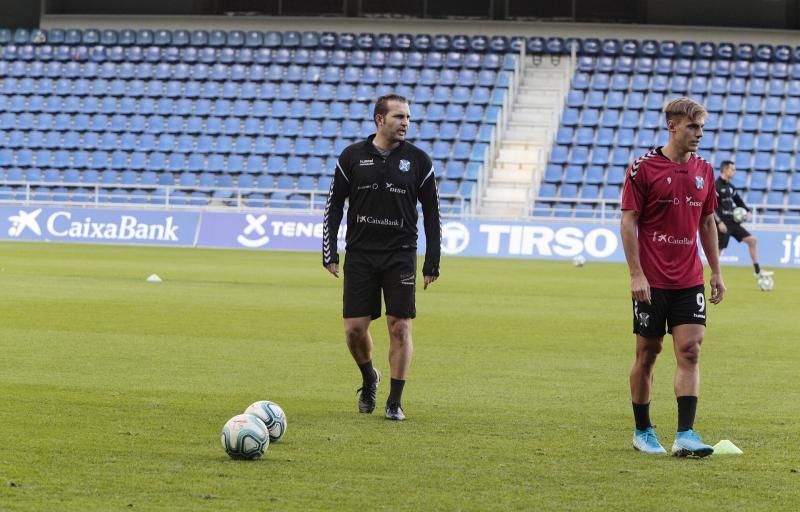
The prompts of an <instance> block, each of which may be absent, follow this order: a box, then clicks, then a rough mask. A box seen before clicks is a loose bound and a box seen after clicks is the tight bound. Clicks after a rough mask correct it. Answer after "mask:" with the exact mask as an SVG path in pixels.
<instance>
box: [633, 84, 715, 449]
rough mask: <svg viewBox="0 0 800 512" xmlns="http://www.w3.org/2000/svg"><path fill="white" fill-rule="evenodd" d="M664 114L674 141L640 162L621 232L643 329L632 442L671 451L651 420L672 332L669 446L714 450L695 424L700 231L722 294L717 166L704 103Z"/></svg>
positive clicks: (637, 326)
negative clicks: (708, 156) (657, 373)
mask: <svg viewBox="0 0 800 512" xmlns="http://www.w3.org/2000/svg"><path fill="white" fill-rule="evenodd" d="M664 114H665V116H666V121H667V129H668V130H669V142H668V143H667V145H666V146H663V147H659V148H656V149H653V150H651V151H650V152H648V153H647V154H645V155H642V156H641V157H639V158H638V159H637V160H636V161H635V162H633V164H632V165H631V166H630V167H629V168H628V170H627V172H626V176H625V184H624V185H623V188H622V223H621V228H620V232H621V236H622V245H623V247H624V249H625V258H626V259H627V261H628V267H629V269H630V274H631V296H632V298H633V332H634V333H635V334H636V360H635V362H634V364H633V368H632V369H631V375H630V385H631V400H632V402H633V414H634V419H635V422H636V430H635V431H634V435H633V446H634V448H636V449H637V450H640V451H643V452H646V453H665V452H666V450H664V448H663V447H662V446H661V444H660V443H659V441H658V438H657V437H656V433H655V430H654V429H653V426H652V424H651V423H650V411H649V405H650V390H651V387H652V382H653V369H654V366H655V362H656V358H657V356H658V354H659V353H660V352H661V348H662V345H663V341H664V335H665V334H666V333H667V332H669V333H670V334H672V340H673V345H674V350H675V357H676V359H677V368H676V370H675V383H674V387H675V395H676V397H677V400H678V432H677V434H676V436H675V442H674V444H673V445H672V454H673V455H677V456H687V455H692V456H697V457H705V456H706V455H710V454H711V453H713V451H714V449H713V448H712V447H711V446H709V445H707V444H705V443H703V442H702V441H701V440H700V437H699V436H698V435H697V433H695V432H694V430H693V429H692V427H693V426H694V419H695V411H696V410H697V396H698V393H699V391H700V368H699V365H698V363H699V359H700V345H701V344H702V342H703V335H704V334H705V323H706V300H705V287H704V286H703V281H704V280H703V265H702V263H701V261H700V255H699V253H698V249H697V238H698V234H699V238H700V243H701V245H702V247H703V251H704V252H705V255H706V258H707V260H708V264H709V266H710V267H711V281H710V287H711V297H710V299H709V300H710V302H711V303H712V304H718V303H719V302H720V301H721V300H722V297H723V295H724V293H725V285H724V284H723V282H722V275H721V273H720V265H719V251H718V248H717V243H718V242H717V227H716V221H715V218H714V210H715V209H716V207H717V201H716V191H715V188H714V169H713V167H712V166H711V164H709V163H708V162H706V161H705V160H703V159H702V158H700V157H699V156H697V155H696V154H695V151H696V150H697V146H698V145H699V143H700V139H701V138H702V137H703V126H704V124H705V118H706V114H707V113H706V109H705V107H703V106H702V105H700V104H699V103H697V102H696V101H694V100H691V99H689V98H678V99H674V100H672V101H670V102H668V103H667V104H666V106H665V107H664ZM665 326H666V329H665Z"/></svg>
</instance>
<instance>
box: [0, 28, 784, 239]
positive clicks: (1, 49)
mask: <svg viewBox="0 0 800 512" xmlns="http://www.w3.org/2000/svg"><path fill="white" fill-rule="evenodd" d="M520 46H522V47H524V49H525V50H526V52H527V53H528V54H529V55H530V56H532V57H533V59H541V58H542V57H546V56H550V57H565V58H568V57H569V55H570V52H571V51H573V50H574V51H575V57H576V60H575V62H574V72H573V74H572V75H571V82H570V88H569V91H568V92H567V94H566V98H565V104H564V105H563V111H562V112H561V115H560V123H559V126H558V129H557V131H556V132H555V133H554V135H553V139H554V140H553V142H552V147H551V148H549V151H548V154H549V157H548V158H547V159H546V165H544V169H543V172H541V173H540V175H538V178H537V179H539V180H541V182H540V183H535V184H534V187H535V189H536V190H538V192H537V194H536V197H535V198H534V201H532V202H531V211H530V214H531V215H546V216H556V217H567V218H597V217H606V216H608V215H609V212H610V211H611V210H613V209H615V208H616V204H617V201H618V198H619V192H620V186H621V184H622V180H623V177H624V170H625V167H626V166H627V165H628V164H629V163H630V162H631V160H632V159H633V158H635V157H636V156H637V155H639V154H641V153H643V152H645V151H646V150H647V149H649V148H651V147H653V146H655V145H660V144H664V143H665V142H666V140H667V134H666V132H665V130H664V129H663V127H662V124H663V119H662V117H661V114H660V110H661V108H662V107H663V104H664V102H665V100H666V99H667V98H670V97H674V96H678V95H688V96H690V97H693V98H695V99H697V100H698V101H700V102H702V103H704V104H705V105H706V106H707V108H708V110H709V112H710V115H709V118H708V119H707V123H706V134H705V137H704V139H703V143H702V145H701V154H702V155H703V156H705V157H706V158H707V159H708V160H709V161H711V162H712V163H713V164H714V165H715V167H718V166H719V164H720V162H721V161H723V160H727V159H730V160H734V161H735V162H736V165H737V168H738V169H739V172H738V173H737V175H736V178H735V184H736V185H737V186H738V187H739V188H740V189H741V190H742V194H743V196H744V197H745V198H746V199H747V201H748V202H749V203H752V204H753V205H755V206H757V207H758V208H759V212H760V213H761V214H764V215H762V216H761V218H762V219H763V220H765V221H773V222H786V223H800V211H798V210H797V209H794V208H795V207H797V206H798V204H797V201H796V200H797V197H798V195H800V179H796V178H794V176H793V170H794V168H795V163H796V144H795V138H796V135H797V129H798V116H800V60H798V59H800V56H798V55H796V53H797V52H795V51H794V49H793V48H791V47H789V46H784V45H767V44H760V45H753V44H738V45H736V44H732V43H724V42H723V43H711V42H688V41H682V42H677V41H669V40H666V41H655V40H635V39H625V40H617V39H604V40H600V39H596V38H585V39H576V38H567V39H564V38H558V37H549V38H543V37H536V36H534V37H530V38H520V37H505V36H481V35H477V36H466V35H459V36H448V35H444V34H439V35H434V36H431V35H426V34H418V35H410V34H402V33H399V34H390V33H382V34H371V33H359V34H356V33H349V32H341V33H335V32H296V31H287V32H277V31H269V32H257V31H237V30H234V31H222V30H212V31H204V30H192V31H188V30H146V29H140V30H131V29H128V30H109V29H85V30H78V29H66V30H65V29H58V28H55V29H49V30H46V31H44V30H38V31H27V30H21V29H20V30H15V31H12V30H7V29H3V30H0V183H2V185H1V186H0V201H2V200H6V201H9V200H11V201H19V200H40V201H47V200H49V201H82V200H86V199H87V198H89V200H95V201H96V200H98V199H108V200H109V201H111V202H114V203H116V202H131V203H135V204H152V205H163V204H167V203H168V204H171V205H189V206H202V205H207V204H221V205H222V204H237V205H245V206H253V207H265V206H266V207H278V206H280V207H292V208H294V207H297V208H303V207H305V208H309V207H312V208H320V207H322V205H324V195H325V193H326V192H327V188H328V186H329V184H330V174H331V172H332V170H333V168H334V166H335V159H336V156H337V155H338V153H339V152H340V151H341V150H342V149H343V148H344V147H346V146H347V145H348V144H350V143H352V142H354V141H356V140H358V139H360V138H362V137H364V136H365V135H367V134H369V133H372V132H373V128H374V127H373V125H372V121H371V111H370V108H371V101H372V100H374V98H375V97H377V96H378V95H381V94H385V93H387V92H390V91H396V92H398V93H400V94H403V95H406V96H408V97H409V98H410V99H411V100H412V116H413V117H414V118H416V119H418V120H419V122H417V123H414V124H413V125H412V129H411V131H410V133H409V139H411V140H413V141H414V142H415V143H416V144H418V145H419V146H420V147H422V148H423V149H425V150H426V151H428V152H429V154H431V155H432V157H433V159H434V163H435V167H436V169H437V173H438V176H439V179H440V190H441V193H442V204H443V211H444V212H445V213H447V214H453V215H459V214H463V213H465V212H469V211H470V205H471V203H472V202H474V201H475V200H476V189H477V188H478V184H479V183H480V180H481V177H482V175H483V174H484V173H485V172H486V170H485V169H484V165H485V162H486V154H487V148H489V147H490V143H491V141H492V138H493V137H494V136H496V135H497V133H496V132H497V131H498V130H497V127H498V123H499V122H500V114H501V109H502V108H503V106H504V95H505V94H506V93H507V91H508V88H509V84H510V83H511V82H512V76H513V73H514V69H515V60H516V59H518V55H519V51H518V50H519V48H520ZM534 62H535V60H534ZM501 128H502V127H501ZM98 185H101V186H102V193H101V190H100V188H98Z"/></svg>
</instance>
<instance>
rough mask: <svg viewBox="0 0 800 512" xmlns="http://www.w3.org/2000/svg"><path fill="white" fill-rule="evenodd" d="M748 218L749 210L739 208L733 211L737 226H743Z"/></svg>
mask: <svg viewBox="0 0 800 512" xmlns="http://www.w3.org/2000/svg"><path fill="white" fill-rule="evenodd" d="M746 218H747V209H745V208H742V207H741V206H737V207H736V208H734V209H733V220H734V221H735V222H736V223H737V224H741V223H742V222H744V220H745V219H746Z"/></svg>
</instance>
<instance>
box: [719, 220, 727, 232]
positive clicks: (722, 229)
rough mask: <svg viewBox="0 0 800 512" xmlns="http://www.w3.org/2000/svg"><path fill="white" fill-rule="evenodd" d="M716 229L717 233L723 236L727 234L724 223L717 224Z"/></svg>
mask: <svg viewBox="0 0 800 512" xmlns="http://www.w3.org/2000/svg"><path fill="white" fill-rule="evenodd" d="M717 229H719V232H720V233H722V234H723V235H724V234H725V233H727V232H728V226H726V225H725V223H724V222H720V223H719V224H717Z"/></svg>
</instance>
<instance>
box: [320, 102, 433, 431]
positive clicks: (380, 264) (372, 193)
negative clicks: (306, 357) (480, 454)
mask: <svg viewBox="0 0 800 512" xmlns="http://www.w3.org/2000/svg"><path fill="white" fill-rule="evenodd" d="M373 120H374V121H375V126H376V128H377V132H376V134H375V135H371V136H370V137H368V138H367V139H366V140H364V141H362V142H358V143H356V144H352V145H350V146H348V147H347V148H345V150H344V151H342V154H341V155H340V156H339V160H338V161H337V163H336V170H335V174H334V179H333V183H332V184H331V190H330V194H329V196H328V203H327V206H326V207H325V224H324V229H323V235H322V238H323V240H322V264H323V265H324V266H325V268H326V269H327V270H328V271H329V272H330V273H331V274H333V275H334V276H336V277H339V254H338V252H337V246H336V234H337V232H338V231H339V224H340V223H341V220H342V216H343V209H344V202H345V199H347V200H348V201H349V208H348V210H347V236H346V242H347V255H346V256H345V261H344V313H343V316H344V331H345V336H346V338H347V346H348V348H349V349H350V354H351V355H352V356H353V359H354V360H355V362H356V364H358V367H359V369H360V370H361V377H362V384H361V389H359V391H360V396H359V400H358V410H359V412H362V413H372V411H373V410H374V409H375V400H376V391H377V387H378V383H379V382H380V377H381V374H380V372H379V371H378V369H377V368H373V366H372V337H371V336H370V333H369V325H370V322H371V321H372V320H375V319H376V318H379V317H380V316H381V291H383V297H384V301H385V302H386V322H387V326H388V328H389V366H390V368H391V374H392V380H391V388H390V390H389V398H388V399H387V401H386V418H387V419H390V420H404V419H405V413H404V412H403V408H402V405H401V398H402V394H403V388H404V386H405V382H406V375H407V374H408V371H409V368H410V367H411V356H412V352H413V345H412V340H411V319H412V318H415V317H416V306H415V290H416V273H417V219H418V214H417V202H419V203H420V204H421V205H422V214H423V217H424V227H425V242H426V250H425V262H424V264H423V266H422V275H423V279H424V288H423V289H427V288H428V285H429V284H431V283H433V282H434V281H436V279H437V278H438V277H439V258H440V254H441V244H442V232H441V231H442V230H441V221H440V217H439V193H438V190H437V188H436V178H435V176H434V174H433V163H432V162H431V159H430V157H429V156H428V155H427V154H426V153H425V152H424V151H422V150H421V149H419V148H418V147H416V146H414V145H413V144H411V143H410V142H406V141H405V137H406V133H407V132H408V126H409V123H410V120H411V116H410V113H409V106H408V100H407V99H406V98H404V97H402V96H399V95H395V94H391V95H387V96H381V97H380V98H378V100H377V102H376V103H375V111H374V113H373Z"/></svg>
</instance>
